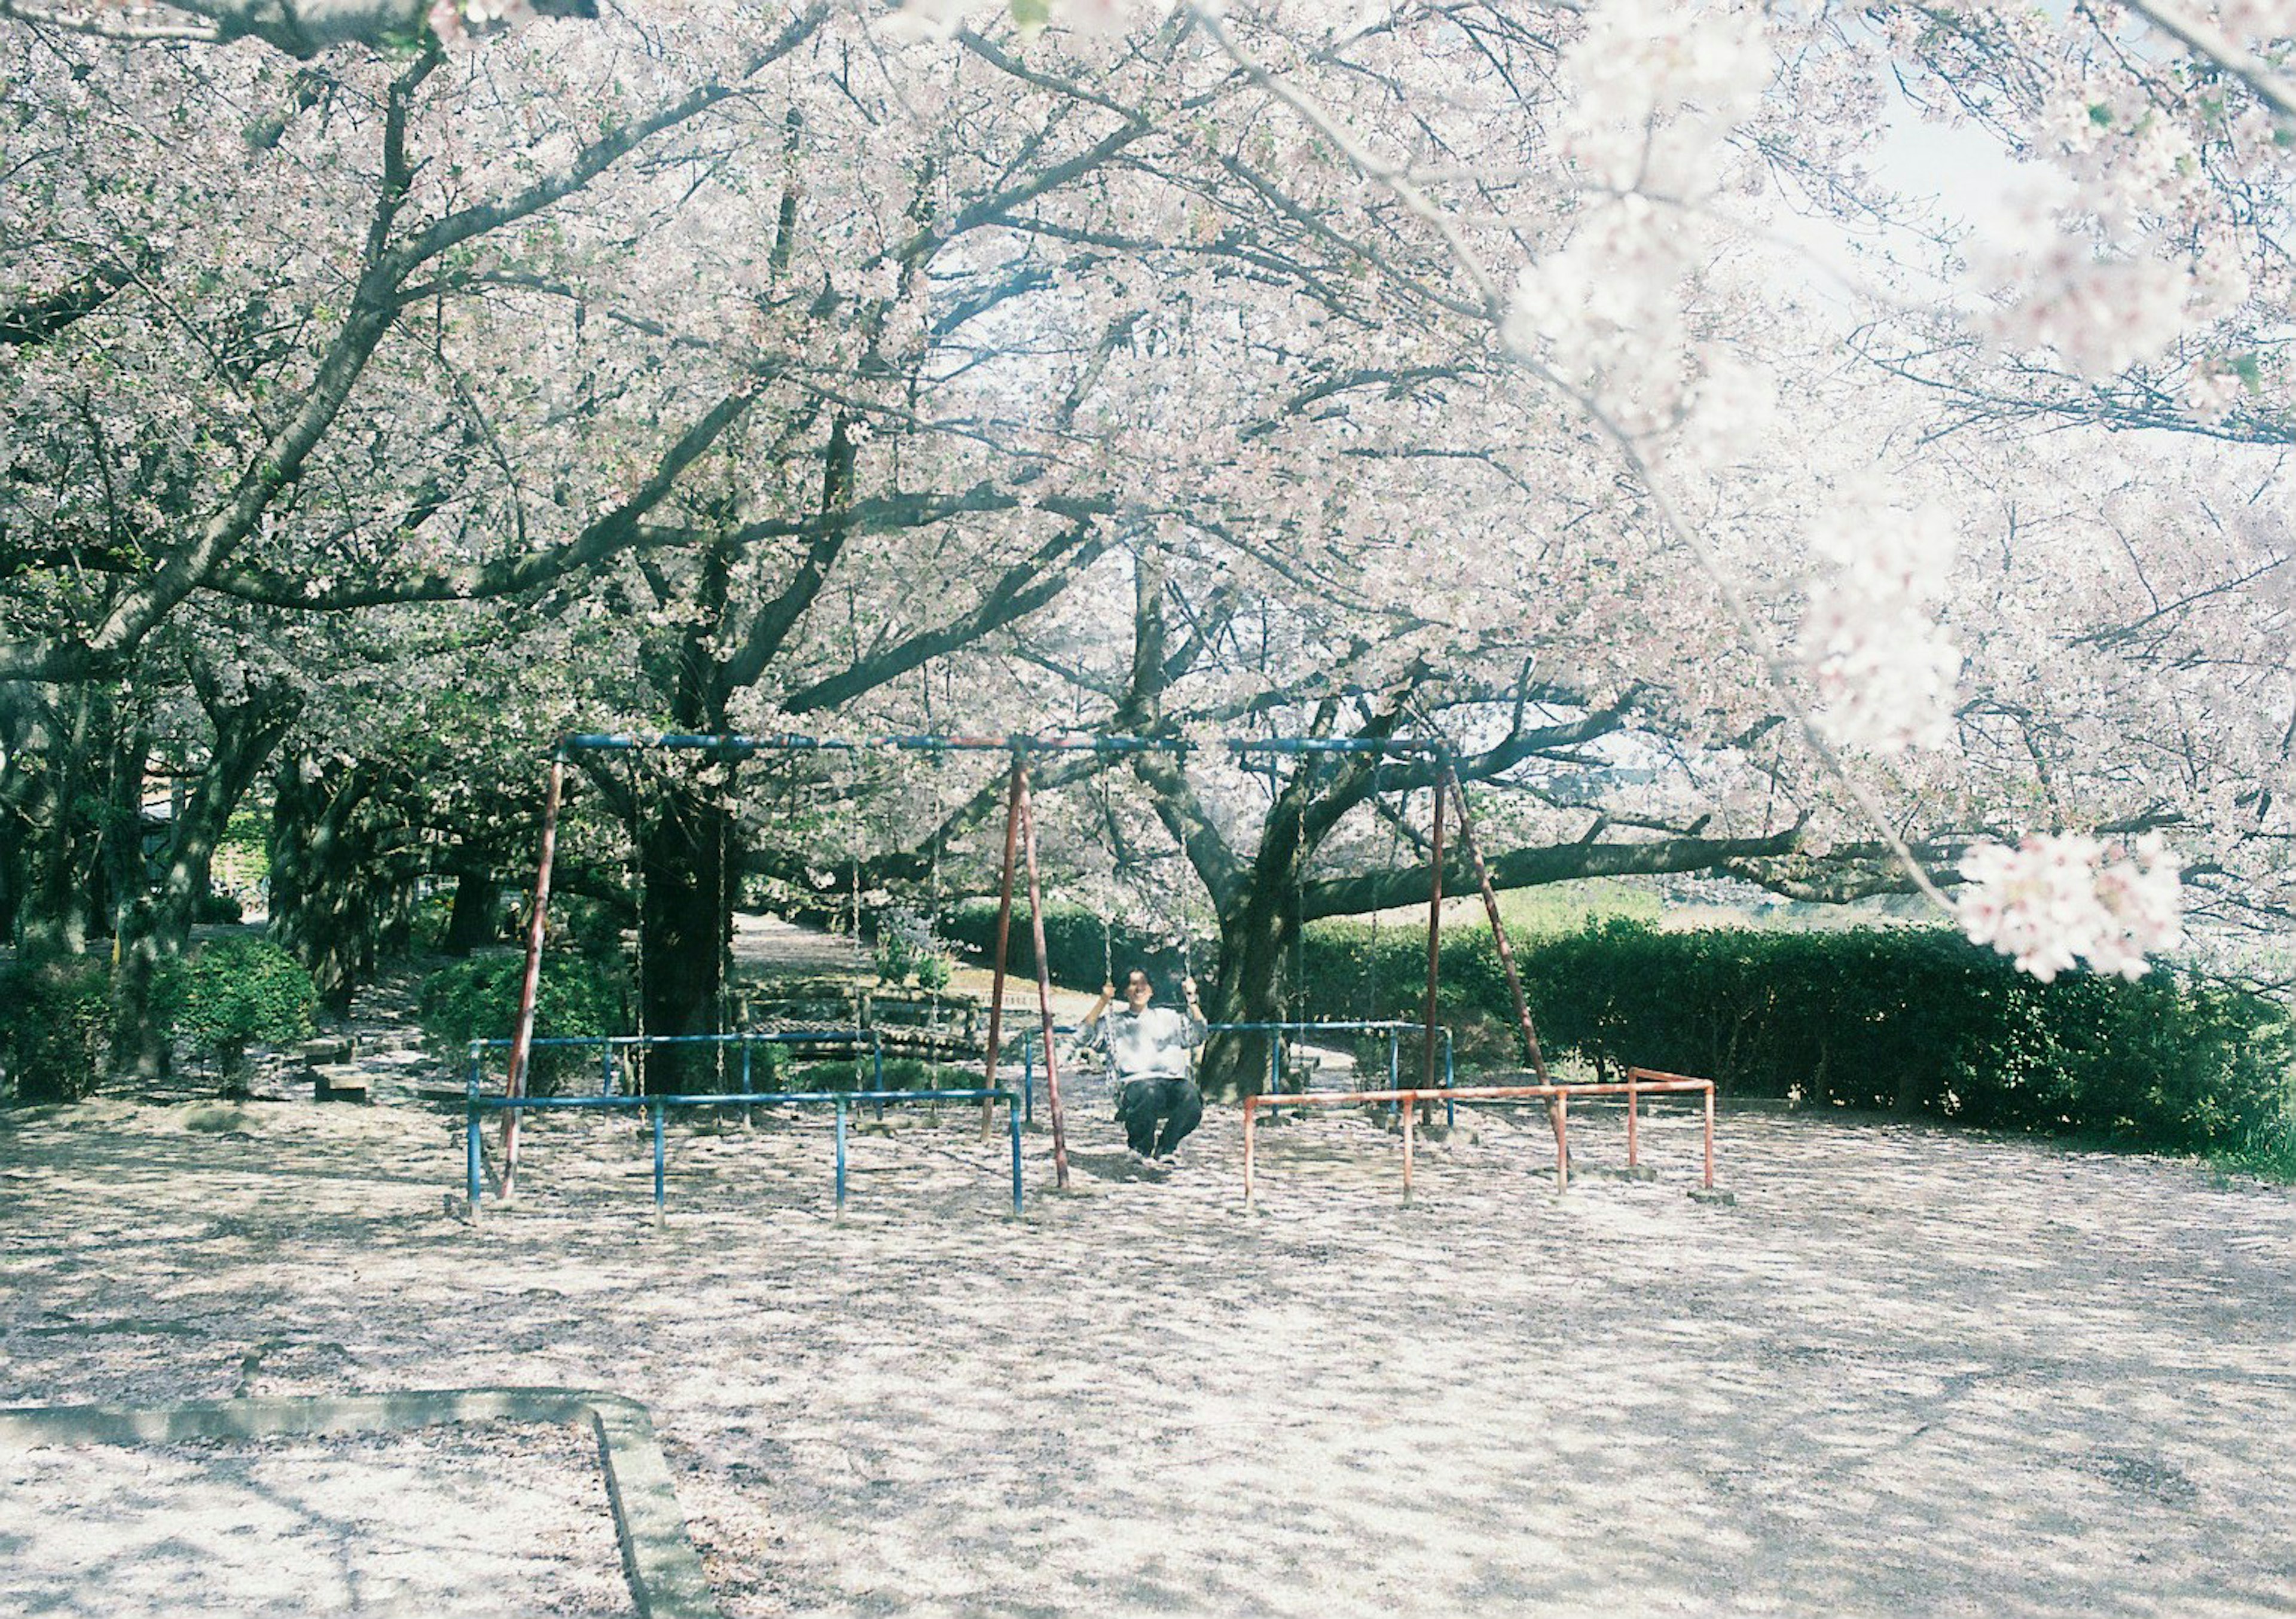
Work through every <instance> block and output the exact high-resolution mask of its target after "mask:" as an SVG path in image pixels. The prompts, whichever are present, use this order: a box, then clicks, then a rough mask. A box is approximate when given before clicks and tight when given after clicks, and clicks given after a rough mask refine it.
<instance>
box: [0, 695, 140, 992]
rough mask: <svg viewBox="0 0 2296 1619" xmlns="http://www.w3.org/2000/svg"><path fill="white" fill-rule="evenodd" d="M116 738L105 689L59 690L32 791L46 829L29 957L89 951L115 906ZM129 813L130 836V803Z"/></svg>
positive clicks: (30, 891) (32, 889)
mask: <svg viewBox="0 0 2296 1619" xmlns="http://www.w3.org/2000/svg"><path fill="white" fill-rule="evenodd" d="M118 741H119V737H118V735H117V733H116V729H115V724H114V716H113V702H112V694H111V691H110V690H109V689H108V688H103V687H99V686H96V685H94V684H90V685H86V686H78V687H73V688H70V689H69V690H66V691H61V692H60V693H59V694H58V701H57V707H56V708H55V710H54V723H53V725H52V726H51V727H50V730H49V735H48V745H47V747H46V748H45V749H44V750H43V752H44V753H45V759H44V761H43V768H41V769H40V770H39V771H38V773H37V780H36V781H35V782H34V783H33V784H32V787H31V790H30V793H29V800H30V811H29V813H30V819H31V822H32V823H33V824H34V825H35V826H36V827H37V828H39V829H41V835H40V836H39V837H38V838H37V841H36V843H35V845H34V846H33V849H32V858H31V862H30V865H31V872H30V880H29V883H28V884H27V885H26V889H25V895H24V904H23V910H22V914H21V919H20V929H21V931H20V933H19V940H20V943H21V948H22V950H23V953H24V954H25V956H26V957H27V958H30V959H38V960H45V959H48V958H52V957H55V956H67V955H73V956H76V955H80V954H84V953H86V949H87V944H88V940H89V939H90V938H91V937H92V936H94V935H95V934H96V933H98V932H99V931H101V929H102V920H103V919H104V918H105V917H106V916H107V915H108V914H109V912H110V910H111V894H110V888H109V885H108V883H107V881H106V879H107V876H108V874H109V872H110V871H111V868H112V865H113V863H114V862H113V860H112V859H111V856H110V854H109V852H108V850H107V847H106V845H107V842H108V841H116V838H117V836H118V832H119V828H118V826H117V822H118V821H119V815H120V812H121V806H120V805H119V804H118V802H117V797H116V795H117V789H118V787H119V772H118V770H117V769H116V768H114V767H113V765H112V760H113V757H114V750H115V747H116V745H117V743H118ZM126 813H127V835H128V837H129V838H131V839H132V838H134V837H135V806H134V805H133V804H132V803H131V804H130V805H128V806H127V811H126Z"/></svg>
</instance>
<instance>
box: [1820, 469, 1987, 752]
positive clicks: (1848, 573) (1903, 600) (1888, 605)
mask: <svg viewBox="0 0 2296 1619" xmlns="http://www.w3.org/2000/svg"><path fill="white" fill-rule="evenodd" d="M1809 543H1810V549H1811V551H1812V552H1814V553H1815V554H1816V556H1817V557H1818V558H1819V559H1821V560H1823V561H1824V562H1825V564H1827V568H1828V571H1827V574H1826V576H1825V577H1822V578H1820V579H1819V580H1818V581H1817V582H1816V584H1814V585H1811V587H1810V593H1809V610H1808V613H1807V614H1806V615H1805V616H1804V617H1803V619H1802V635H1801V646H1800V652H1801V656H1802V658H1803V660H1804V661H1805V662H1806V663H1807V664H1808V666H1809V670H1810V677H1811V679H1812V680H1813V681H1814V682H1815V683H1816V687H1817V695H1818V701H1819V704H1820V707H1819V710H1818V713H1817V715H1816V718H1817V724H1818V725H1819V727H1820V729H1822V730H1823V731H1825V733H1826V734H1827V735H1828V736H1830V737H1832V738H1833V740H1835V741H1837V742H1840V743H1841V744H1843V745H1844V746H1846V747H1851V748H1864V749H1866V750H1867V751H1868V752H1872V753H1901V752H1903V751H1905V750H1906V749H1907V748H1939V747H1943V746H1945V745H1946V744H1947V743H1948V741H1950V740H1952V734H1953V726H1952V711H1953V695H1954V683H1955V680H1956V678H1957V677H1958V676H1959V675H1960V673H1961V653H1960V651H1959V650H1957V649H1956V647H1955V646H1954V644H1953V642H1952V641H1951V640H1950V639H1949V638H1948V636H1947V634H1946V633H1945V631H1944V629H1943V628H1942V627H1941V626H1939V623H1938V621H1937V609H1938V605H1939V603H1940V602H1941V601H1943V600H1944V598H1945V593H1946V585H1947V576H1948V570H1949V569H1950V568H1951V566H1952V563H1953V553H1954V535H1953V528H1952V526H1951V525H1950V523H1949V522H1948V520H1947V519H1946V516H1945V514H1944V513H1943V512H1941V511H1936V510H1934V509H1931V508H1924V509H1923V510H1921V511H1910V512H1908V511H1898V510H1896V509H1894V508H1891V507H1888V506H1881V507H1877V508H1875V509H1874V510H1873V511H1870V512H1843V513H1840V514H1837V515H1836V516H1835V517H1834V518H1833V519H1832V520H1831V521H1828V522H1826V523H1824V524H1821V525H1819V526H1818V527H1816V528H1815V529H1813V530H1812V532H1811V534H1810V541H1809Z"/></svg>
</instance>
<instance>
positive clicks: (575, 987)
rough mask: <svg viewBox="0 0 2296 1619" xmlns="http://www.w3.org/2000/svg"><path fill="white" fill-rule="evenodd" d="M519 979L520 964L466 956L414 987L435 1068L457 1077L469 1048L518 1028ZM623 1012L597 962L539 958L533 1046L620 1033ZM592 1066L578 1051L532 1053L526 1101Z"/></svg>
mask: <svg viewBox="0 0 2296 1619" xmlns="http://www.w3.org/2000/svg"><path fill="white" fill-rule="evenodd" d="M525 972H526V960H525V958H524V957H523V956H518V955H483V956H471V957H470V958H469V959H468V960H466V961H456V962H454V963H453V964H451V965H449V966H447V967H442V968H440V969H439V970H438V971H437V972H434V973H432V974H430V976H429V977H426V978H424V979H423V980H422V989H421V991H420V992H419V995H418V1000H417V1015H418V1016H419V1017H420V1018H421V1019H422V1033H423V1035H424V1037H425V1038H426V1039H427V1040H428V1041H429V1043H430V1049H431V1051H433V1052H434V1053H436V1054H437V1056H438V1058H439V1060H440V1061H441V1062H444V1063H446V1064H447V1066H448V1067H451V1068H453V1069H454V1070H455V1072H456V1073H460V1072H462V1071H463V1067H464V1065H465V1064H466V1063H467V1062H468V1060H469V1055H470V1045H471V1041H473V1040H507V1039H509V1038H510V1037H511V1035H512V1034H513V1033H514V1032H515V1030H516V1028H517V1026H518V992H519V985H520V982H521V979H522V978H523V977H524V976H525ZM628 1027H629V1018H628V1014H627V996H626V995H625V993H624V989H623V985H622V983H621V980H620V977H619V975H618V974H617V973H615V972H613V971H612V970H611V969H609V968H607V967H605V966H603V964H601V963H600V962H598V961H593V960H591V959H589V958H587V957H584V956H579V955H571V954H559V955H549V954H545V956H544V957H543V958H542V977H541V979H540V981H539V983H538V984H537V986H536V989H535V997H534V1032H535V1035H536V1037H537V1038H538V1039H565V1038H578V1037H581V1036H585V1035H592V1034H620V1033H623V1032H625V1031H627V1028H628ZM597 1060H598V1059H597V1055H596V1053H595V1052H594V1051H587V1050H583V1049H575V1050H570V1051H537V1052H536V1053H535V1056H534V1066H533V1071H532V1075H531V1078H532V1081H533V1085H532V1089H533V1092H534V1093H535V1094H537V1095H548V1094H550V1092H552V1091H553V1090H554V1089H555V1088H556V1086H557V1084H558V1083H559V1082H561V1081H562V1080H564V1079H565V1078H566V1077H567V1076H568V1075H572V1074H576V1073H579V1072H582V1071H584V1070H585V1069H587V1068H589V1067H594V1065H595V1064H596V1062H597Z"/></svg>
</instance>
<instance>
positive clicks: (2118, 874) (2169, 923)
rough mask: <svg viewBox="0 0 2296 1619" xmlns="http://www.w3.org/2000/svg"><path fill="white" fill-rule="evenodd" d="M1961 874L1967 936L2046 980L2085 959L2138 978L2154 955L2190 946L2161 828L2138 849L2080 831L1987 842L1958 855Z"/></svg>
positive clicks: (1959, 908)
mask: <svg viewBox="0 0 2296 1619" xmlns="http://www.w3.org/2000/svg"><path fill="white" fill-rule="evenodd" d="M1961 874H1962V875H1963V876H1964V877H1965V878H1967V879H1969V882H1970V887H1969V889H1968V891H1967V892H1965V893H1964V894H1963V895H1961V896H1960V898H1959V899H1958V900H1957V901H1956V904H1955V907H1954V908H1955V912H1956V915H1957V916H1958V918H1959V919H1960V921H1961V926H1962V930H1963V931H1964V933H1966V934H1967V935H1968V936H1969V937H1970V939H1971V941H1972V943H1975V944H1990V945H1992V946H1993V947H1994V948H1995V949H1996V950H1997V951H1999V952H2000V953H2002V954H2004V955H2006V956H2013V957H2015V958H2016V961H2017V965H2018V966H2019V967H2020V968H2021V969H2023V970H2024V971H2026V972H2030V973H2031V974H2032V975H2033V976H2034V977H2037V978H2038V979H2040V980H2041V982H2042V983H2044V984H2046V983H2048V982H2050V981H2051V980H2052V979H2054V977H2056V976H2057V975H2058V974H2059V973H2060V972H2062V971H2064V970H2065V969H2067V968H2070V967H2072V966H2074V965H2076V964H2077V963H2078V962H2079V961H2087V963H2088V964H2089V965H2090V966H2091V967H2092V968H2094V969H2095V970H2097V971H2098V972H2111V973H2118V974H2120V976H2121V977H2124V978H2128V979H2131V980H2134V979H2136V978H2141V977H2144V970H2145V965H2146V962H2145V958H2146V956H2147V955H2148V954H2149V953H2157V952H2160V951H2163V950H2173V949H2175V948H2176V947H2177V945H2178V944H2182V943H2183V942H2184V937H2185V930H2184V927H2183V924H2182V923H2181V921H2180V920H2178V912H2179V909H2180V903H2181V902H2180V889H2179V886H2178V879H2177V861H2176V858H2175V857H2174V856H2173V855H2171V854H2169V850H2168V846H2167V844H2166V843H2165V842H2164V841H2163V840H2162V839H2161V836H2160V834H2158V833H2157V832H2155V833H2147V834H2146V835H2145V836H2144V837H2143V838H2138V839H2137V840H2136V846H2135V847H2134V848H2130V847H2128V846H2124V845H2121V844H2119V843H2107V842H2105V841H2103V840H2102V839H2100V838H2091V837H2087V836H2086V835H2084V834H2081V833H2078V832H2061V833H2040V834H2036V835H2033V836H2030V837H2028V838H2023V839H2022V840H2021V841H2020V842H2019V843H2018V845H2017V846H2016V847H2015V848H2010V847H2009V846H2006V845H2004V844H1998V843H1981V844H1979V845H1978V846H1975V847H1974V848H1972V849H1971V850H1970V851H1969V853H1968V854H1964V856H1962V860H1961Z"/></svg>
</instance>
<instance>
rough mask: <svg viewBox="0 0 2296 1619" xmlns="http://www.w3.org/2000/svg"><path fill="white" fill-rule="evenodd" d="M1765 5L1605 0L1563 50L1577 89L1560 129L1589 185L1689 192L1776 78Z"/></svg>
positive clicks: (1715, 175) (1705, 177)
mask: <svg viewBox="0 0 2296 1619" xmlns="http://www.w3.org/2000/svg"><path fill="white" fill-rule="evenodd" d="M1772 67H1773V63H1772V59H1771V55H1770V51H1769V46H1768V41H1767V39H1766V38H1765V37H1764V35H1763V31H1762V20H1761V14H1760V12H1759V11H1757V10H1755V9H1753V8H1751V7H1743V8H1742V7H1739V6H1734V5H1729V4H1685V0H1603V4H1600V5H1596V6H1593V7H1590V8H1589V10H1588V12H1587V27H1586V31H1585V32H1584V33H1582V34H1580V35H1579V38H1578V39H1577V40H1576V41H1575V42H1573V43H1572V45H1570V49H1568V50H1567V51H1565V52H1564V53H1563V70H1564V72H1565V74H1566V76H1567V77H1568V78H1569V79H1570V81H1571V82H1572V83H1574V84H1575V85H1576V86H1577V88H1578V94H1577V95H1576V96H1575V97H1574V98H1573V99H1572V100H1571V101H1570V103H1569V105H1568V110H1567V111H1566V112H1565V114H1564V119H1563V123H1562V128H1561V130H1560V131H1559V135H1560V137H1561V145H1562V152H1563V155H1564V156H1565V157H1566V158H1568V159H1570V162H1571V164H1572V165H1573V166H1574V167H1575V168H1577V169H1578V171H1579V176H1580V179H1581V182H1582V184H1587V185H1589V186H1592V187H1594V188H1596V189H1599V190H1603V191H1609V192H1644V193H1645V194H1647V195H1652V196H1664V197H1670V198H1674V199H1676V200H1682V201H1689V200H1695V199H1697V198H1699V197H1702V196H1704V195H1706V194H1707V193H1709V192H1711V191H1712V190H1713V188H1714V186H1715V184H1716V183H1717V182H1718V179H1719V177H1720V172H1721V159H1722V157H1723V155H1724V153H1723V145H1724V142H1725V138H1726V136H1727V135H1729V133H1730V131H1731V129H1732V128H1733V127H1735V126H1736V125H1737V124H1738V123H1739V122H1740V121H1741V120H1743V119H1745V118H1746V117H1747V116H1748V115H1749V114H1751V112H1752V111H1753V110H1754V108H1755V106H1756V105H1757V104H1758V102H1759V100H1760V97H1761V94H1762V88H1763V86H1766V85H1767V84H1768V83H1769V79H1770V73H1771V71H1772Z"/></svg>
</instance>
